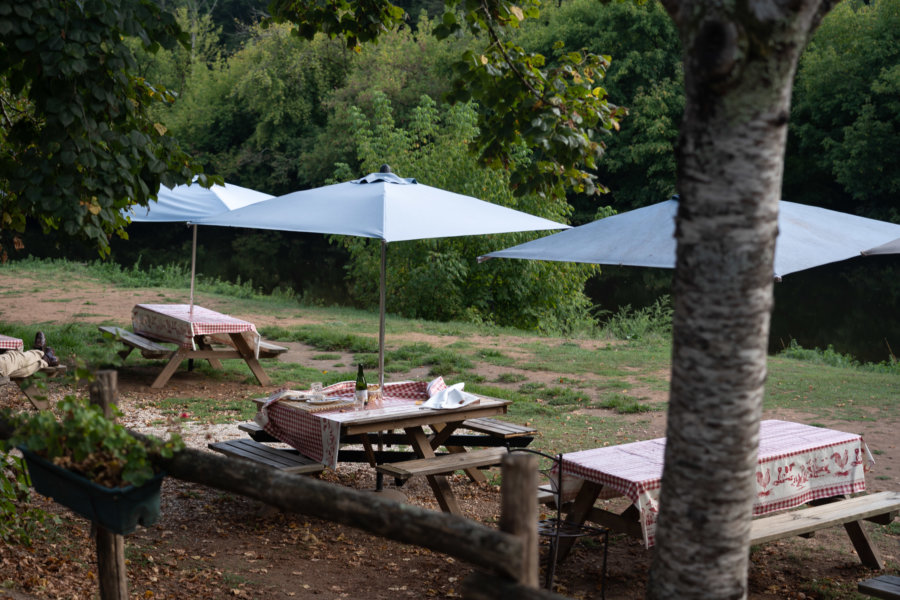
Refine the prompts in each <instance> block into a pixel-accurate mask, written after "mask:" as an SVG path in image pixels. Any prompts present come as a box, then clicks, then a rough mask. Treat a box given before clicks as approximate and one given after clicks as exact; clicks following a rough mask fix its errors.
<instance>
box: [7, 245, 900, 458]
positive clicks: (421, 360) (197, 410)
mask: <svg viewBox="0 0 900 600" xmlns="http://www.w3.org/2000/svg"><path fill="white" fill-rule="evenodd" d="M3 273H9V274H14V275H15V274H19V275H28V276H33V277H36V278H38V279H39V280H40V281H41V282H48V283H47V284H46V285H41V284H37V285H35V289H34V290H16V291H15V292H12V291H10V290H3V291H0V295H2V296H5V297H11V296H14V295H18V296H20V297H21V296H22V295H23V294H25V295H27V294H30V293H38V292H41V291H49V290H53V289H58V288H59V287H67V288H70V289H76V288H78V287H79V286H83V285H84V282H85V281H87V280H91V279H93V280H95V281H96V280H99V281H102V282H104V283H109V284H112V285H115V286H117V287H137V288H140V289H142V290H143V292H144V296H145V297H146V298H148V299H152V300H154V301H156V300H159V301H163V302H165V301H172V302H183V301H184V291H185V290H186V289H187V287H188V284H189V282H188V279H189V276H188V274H187V273H185V272H184V269H179V268H177V267H167V268H154V269H147V270H144V269H141V268H137V267H136V268H132V269H121V268H119V267H114V266H110V265H107V264H100V263H90V264H82V263H68V262H65V261H38V260H28V261H18V262H11V263H7V264H4V265H2V266H0V274H3ZM198 292H202V293H203V301H204V302H208V303H216V302H218V303H220V304H221V305H226V306H228V307H229V308H228V310H229V311H230V312H233V313H238V314H240V313H251V314H252V313H254V312H259V313H265V314H267V315H270V316H271V317H272V318H273V319H274V321H275V322H276V323H277V322H285V323H286V320H287V319H290V318H296V317H298V316H302V317H303V318H305V319H308V320H309V321H312V322H313V323H314V324H308V325H302V326H293V325H287V324H285V325H275V326H265V327H262V328H261V333H262V334H263V335H264V336H265V337H266V338H269V339H272V340H275V341H296V342H301V343H303V344H307V345H309V346H311V347H313V348H316V349H317V354H315V356H314V358H315V359H316V360H323V361H338V360H342V358H341V357H342V356H344V355H350V356H351V358H350V359H349V360H343V361H342V362H341V363H340V364H332V365H329V366H328V368H327V369H321V370H320V369H316V368H311V367H309V366H306V365H302V364H292V363H284V362H278V361H266V362H265V369H266V372H267V373H268V374H269V376H270V377H271V378H272V381H273V383H274V384H275V385H291V386H295V387H303V386H307V385H308V384H309V383H310V382H312V381H322V382H324V383H325V384H326V385H327V384H329V383H334V382H336V381H342V380H347V379H353V377H354V376H355V369H356V365H357V364H363V366H364V368H365V369H366V370H367V372H374V370H375V368H376V366H377V332H378V314H377V311H365V310H358V309H353V308H342V307H323V306H307V305H302V304H300V302H299V301H298V299H297V298H296V297H294V296H293V295H292V294H289V293H283V292H279V293H278V294H275V295H272V296H264V295H261V294H258V293H256V292H254V291H253V289H252V285H251V284H250V283H249V282H245V283H241V284H227V285H226V284H220V283H217V282H209V281H203V280H201V282H200V284H199V285H198ZM60 301H63V300H62V299H60ZM0 310H2V309H0ZM82 314H83V315H86V314H87V313H82ZM629 314H630V316H629ZM0 319H2V312H0ZM127 319H128V316H127V315H123V318H122V320H121V321H120V322H116V323H109V324H115V325H119V326H128V324H129V323H128V322H127ZM629 319H633V320H634V322H629ZM668 319H670V313H669V312H668V309H667V307H666V305H665V304H661V305H659V306H657V307H655V308H652V310H646V311H643V312H642V311H638V312H636V313H627V312H621V313H617V314H616V315H614V316H613V317H611V318H610V319H609V320H608V321H607V328H606V329H605V330H603V331H602V332H600V333H598V332H597V331H595V330H592V331H589V332H586V333H585V336H588V337H592V338H593V339H597V337H600V338H603V339H604V340H606V343H605V344H603V345H601V347H600V348H598V349H592V348H593V346H596V344H591V345H590V346H591V348H588V347H586V346H588V345H587V344H584V343H583V340H582V339H579V338H572V337H568V338H562V337H553V336H540V335H537V334H536V333H534V332H524V331H520V330H515V329H511V328H501V327H495V326H492V325H483V324H476V323H461V322H450V323H435V322H428V321H422V320H420V319H404V318H400V317H396V316H393V315H388V316H387V320H386V326H387V350H386V356H385V368H386V371H387V372H388V374H389V375H391V376H392V377H394V378H397V379H399V378H405V377H407V374H408V373H409V372H410V371H411V370H413V369H416V370H419V372H425V373H427V377H434V376H437V375H441V376H443V377H444V378H445V379H446V380H447V381H448V383H455V382H460V381H463V382H465V383H466V386H467V388H466V389H469V390H472V391H475V392H480V393H484V394H487V395H491V396H495V397H500V398H505V399H509V400H512V401H513V404H512V406H511V408H510V412H509V415H508V418H509V419H510V420H513V421H517V422H522V423H524V422H530V423H531V424H532V425H534V426H536V427H538V428H539V429H540V430H541V432H542V437H541V438H540V439H539V440H538V442H536V443H540V444H541V445H542V446H545V447H547V448H551V449H552V448H554V447H560V446H570V447H577V446H578V445H579V444H584V446H582V447H587V445H588V444H592V445H596V443H597V442H598V441H599V443H612V442H615V443H619V442H620V441H622V436H623V434H622V433H621V431H626V432H627V431H629V430H634V428H635V423H634V421H635V419H641V418H642V417H641V414H643V413H646V412H650V411H653V410H662V409H663V408H665V405H664V404H662V403H649V402H646V401H644V399H643V396H644V395H646V394H647V393H648V392H664V391H666V390H667V389H668V381H667V373H668V370H669V367H670V360H671V339H670V334H669V333H668V324H667V320H668ZM37 329H42V330H44V331H45V333H46V334H47V336H48V339H49V340H50V345H51V346H52V347H53V348H54V350H55V351H56V353H57V355H59V356H60V357H61V358H63V360H66V361H67V362H68V363H69V364H73V362H72V360H73V357H77V360H78V361H79V363H80V364H82V365H84V367H86V369H85V370H84V371H83V372H84V373H85V374H86V373H88V372H89V370H92V369H93V370H95V369H97V368H118V367H122V366H123V363H122V360H121V359H120V358H119V357H118V355H117V350H118V349H119V346H118V345H117V344H115V343H113V342H111V341H109V340H105V339H103V337H102V336H101V335H100V334H99V332H98V331H97V329H96V325H94V324H88V323H80V322H75V323H69V324H66V325H58V324H49V323H41V322H35V323H29V324H23V323H10V322H2V321H0V331H2V332H3V333H5V334H7V335H13V336H16V337H20V338H22V339H23V340H26V345H30V342H31V340H32V339H33V338H34V332H35V331H36V330H37ZM410 333H415V334H417V335H418V336H420V337H421V338H422V339H421V341H416V342H408V343H394V342H393V341H392V337H393V339H397V337H399V336H400V335H402V334H410ZM505 335H509V336H515V340H510V339H507V338H504V337H502V336H505ZM610 340H612V341H610ZM345 363H346V364H345ZM124 364H125V366H126V367H130V366H132V365H135V364H140V365H141V366H151V367H155V366H159V367H160V368H161V366H162V364H163V362H162V361H155V363H154V362H151V361H146V360H144V359H141V358H140V357H138V356H137V355H132V356H131V357H130V358H129V359H128V360H127V361H126V362H125V363H124ZM223 365H224V369H223V370H214V369H211V368H210V367H209V366H208V365H207V364H206V363H204V362H202V361H198V363H197V365H196V369H197V370H198V371H200V372H201V373H203V374H204V375H205V376H208V377H210V378H211V379H212V380H218V381H236V382H241V383H245V384H247V385H248V386H255V384H256V381H255V378H254V377H253V376H252V374H251V373H250V371H249V369H248V368H247V367H246V365H244V364H243V363H242V362H240V361H224V363H223ZM479 365H490V366H492V367H494V368H495V370H496V368H497V367H499V370H500V371H501V372H500V373H499V374H498V375H496V376H493V377H492V378H491V379H493V381H490V382H488V381H486V380H485V378H484V377H483V375H480V374H478V373H476V371H478V367H479ZM768 367H769V369H768V381H767V386H766V395H765V400H764V408H766V409H770V410H774V409H785V410H794V411H799V412H802V413H804V414H810V415H814V417H813V418H808V419H807V422H813V421H815V422H819V423H827V422H832V421H835V420H845V421H863V420H869V421H874V420H880V419H896V418H897V411H896V398H898V397H900V366H898V364H897V363H896V362H895V363H892V364H889V363H884V364H880V365H866V364H859V363H858V362H857V361H854V360H853V359H852V358H850V357H847V356H843V355H840V354H838V353H836V352H834V351H833V350H830V349H827V350H825V351H821V350H806V349H803V348H800V347H798V346H797V345H796V344H792V345H791V346H790V347H789V348H788V349H786V351H785V352H783V353H782V354H780V355H778V356H773V357H770V359H769V364H768ZM182 368H183V366H182ZM72 371H77V370H72ZM548 372H552V373H553V380H552V381H551V382H549V383H539V382H541V381H547V376H546V374H547V373H548ZM161 402H162V401H161ZM171 402H172V404H171V406H166V410H167V411H169V414H171V415H174V414H175V413H178V414H179V415H180V414H181V413H182V412H187V413H190V414H191V415H192V418H196V419H201V420H205V421H207V422H219V421H217V420H218V419H229V418H238V417H240V418H245V417H246V415H244V414H243V413H241V414H240V415H238V414H237V413H235V412H234V411H235V410H236V409H235V407H230V406H214V407H209V408H203V407H202V405H203V402H202V401H201V399H197V398H180V399H174V398H173V399H172V400H171ZM248 404H249V403H248ZM587 408H590V409H599V410H600V411H601V412H600V414H599V415H594V413H592V415H594V416H585V415H581V414H576V412H575V411H579V410H580V409H587ZM179 418H180V417H179ZM626 419H627V420H626ZM585 420H586V421H585ZM576 424H579V427H575V428H574V429H573V425H576ZM581 425H583V426H584V427H590V428H591V429H587V430H582V428H581ZM576 430H577V431H576ZM620 430H621V431H620ZM624 435H626V436H627V434H624ZM603 436H606V437H603Z"/></svg>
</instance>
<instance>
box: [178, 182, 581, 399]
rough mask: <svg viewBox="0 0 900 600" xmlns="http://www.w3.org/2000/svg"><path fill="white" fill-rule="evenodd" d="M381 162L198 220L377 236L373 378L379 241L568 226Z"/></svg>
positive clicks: (381, 345) (381, 338)
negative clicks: (378, 168) (358, 173)
mask: <svg viewBox="0 0 900 600" xmlns="http://www.w3.org/2000/svg"><path fill="white" fill-rule="evenodd" d="M386 169H387V167H382V171H383V172H381V173H372V174H370V175H367V176H366V177H363V178H362V179H356V180H353V181H347V182H344V183H337V184H334V185H327V186H324V187H320V188H315V189H311V190H303V191H299V192H293V193H290V194H286V195H284V196H279V197H277V198H273V199H271V200H266V201H265V202H259V203H256V204H253V205H252V206H247V207H245V208H241V209H238V210H234V211H231V212H228V213H224V214H220V215H217V216H213V217H208V218H204V219H197V220H195V221H193V222H194V223H198V224H200V225H219V226H225V227H249V228H252V229H272V230H276V231H298V232H306V233H327V234H335V235H355V236H361V237H369V238H377V239H380V240H382V244H381V288H380V292H381V302H380V320H381V323H380V327H379V348H378V371H379V373H378V374H379V383H381V384H383V383H384V313H385V306H384V297H385V272H384V269H385V245H386V244H387V243H388V242H398V241H404V240H421V239H430V238H442V237H455V236H464V235H483V234H489V233H510V232H514V231H543V230H549V229H568V228H569V226H568V225H563V224H562V223H557V222H555V221H550V220H548V219H543V218H541V217H535V216H534V215H530V214H528V213H524V212H520V211H517V210H513V209H511V208H506V207H503V206H499V205H497V204H491V203H490V202H485V201H483V200H479V199H477V198H473V197H471V196H464V195H462V194H456V193H454V192H449V191H446V190H442V189H440V188H435V187H431V186H428V185H423V184H421V183H418V182H416V180H415V179H404V178H402V177H398V176H397V175H395V174H394V173H391V172H389V169H388V170H387V172H385V170H386Z"/></svg>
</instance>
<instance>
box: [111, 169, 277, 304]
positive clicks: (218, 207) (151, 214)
mask: <svg viewBox="0 0 900 600" xmlns="http://www.w3.org/2000/svg"><path fill="white" fill-rule="evenodd" d="M269 198H272V196H271V195H269V194H264V193H262V192H257V191H256V190H251V189H249V188H244V187H240V186H238V185H232V184H228V183H226V184H225V185H218V184H216V185H213V186H212V187H210V188H205V187H202V186H199V185H177V186H175V187H174V188H168V187H166V186H164V185H162V186H160V188H159V192H158V193H157V195H156V201H155V202H152V201H151V203H150V204H149V205H148V206H146V207H145V206H137V205H135V206H132V207H131V208H130V209H129V210H127V211H124V215H125V216H126V217H128V218H130V219H131V221H132V222H134V223H188V222H189V221H193V220H195V219H202V218H204V217H209V216H212V215H217V214H220V213H223V212H228V211H230V210H235V209H238V208H242V207H244V206H249V205H250V204H253V203H255V202H260V201H262V200H268V199H269ZM193 229H194V231H193V241H192V246H191V296H190V305H191V307H193V306H194V274H195V272H196V263H197V226H196V225H194V227H193Z"/></svg>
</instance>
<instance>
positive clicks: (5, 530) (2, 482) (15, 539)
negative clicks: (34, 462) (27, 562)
mask: <svg viewBox="0 0 900 600" xmlns="http://www.w3.org/2000/svg"><path fill="white" fill-rule="evenodd" d="M29 483H30V482H29V480H28V472H27V471H26V470H25V464H24V460H23V459H22V458H21V457H18V456H15V455H13V454H11V453H6V452H2V451H0V540H2V541H4V542H12V543H18V544H22V545H25V546H30V545H31V540H32V536H33V535H34V532H35V530H36V528H37V527H38V526H39V525H40V524H42V523H44V522H45V521H47V520H48V518H50V519H52V520H54V521H59V517H57V516H55V515H54V516H52V517H51V515H49V514H48V513H47V512H45V511H43V510H41V509H40V508H37V507H36V506H33V505H32V504H31V503H30V499H31V487H30V485H29Z"/></svg>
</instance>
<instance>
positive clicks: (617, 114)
mask: <svg viewBox="0 0 900 600" xmlns="http://www.w3.org/2000/svg"><path fill="white" fill-rule="evenodd" d="M446 5H447V8H448V12H445V13H444V16H443V18H442V22H441V24H440V25H439V26H438V27H436V28H435V30H434V33H435V35H437V36H438V37H439V38H444V37H448V36H451V35H456V34H458V33H460V32H461V31H463V30H467V31H469V32H471V33H472V34H474V35H475V36H478V37H479V39H481V40H483V44H484V47H483V48H482V49H481V50H480V51H474V50H468V51H466V52H465V53H464V54H463V55H462V57H461V58H460V59H459V60H458V61H457V62H456V63H455V64H454V65H453V71H454V76H455V77H454V81H453V92H452V94H451V95H450V98H451V99H452V100H454V101H457V102H465V101H468V100H470V99H474V100H477V101H479V102H480V103H481V104H482V105H483V106H484V107H485V110H484V111H482V112H480V113H479V114H478V117H479V128H478V137H477V138H476V140H477V141H476V143H474V144H472V145H471V146H470V148H471V149H472V150H473V151H476V152H477V153H478V154H480V156H481V157H482V159H484V160H485V161H487V162H488V163H489V164H491V165H493V166H502V167H504V168H508V169H512V170H513V175H512V177H511V180H510V182H511V183H512V184H513V185H514V186H515V188H516V192H517V194H520V195H524V194H529V193H534V192H536V193H538V194H540V195H542V196H548V195H556V196H562V195H563V194H564V190H565V189H566V188H569V189H572V190H575V191H579V192H587V193H593V192H594V191H596V190H599V189H603V188H602V186H598V185H597V184H596V177H595V175H594V173H593V172H592V169H594V168H595V167H596V161H597V159H598V158H599V157H600V156H601V155H602V153H603V149H604V142H603V140H602V139H600V137H599V136H600V135H602V133H603V132H605V131H607V130H611V129H613V128H617V127H618V121H619V119H620V118H621V116H622V114H623V111H621V110H620V109H619V108H618V107H615V106H613V105H611V104H609V103H608V102H607V94H606V91H605V90H604V89H603V88H602V87H601V86H600V81H601V80H602V78H603V76H604V73H605V70H606V67H607V66H608V64H609V60H608V58H606V57H600V56H597V55H594V54H591V53H588V52H578V51H575V52H568V53H566V54H565V55H564V56H562V57H560V59H559V60H558V63H559V64H558V66H553V67H550V66H548V65H547V64H546V60H545V57H544V56H542V55H540V54H535V53H528V52H526V51H525V50H524V49H522V48H521V47H520V46H519V45H518V44H516V43H515V42H514V41H511V40H510V39H507V38H506V32H508V31H509V30H511V29H516V28H518V27H519V25H520V24H521V23H522V22H523V21H525V20H526V19H528V18H536V17H537V16H539V14H540V12H539V6H540V2H539V1H538V0H531V1H529V2H528V3H526V4H525V5H524V8H522V7H520V6H517V5H514V4H513V3H512V2H509V1H508V0H484V1H481V2H476V1H475V0H467V1H466V2H459V1H453V2H446ZM270 9H271V10H272V13H273V15H275V16H276V17H277V18H279V19H283V20H289V21H292V22H293V23H294V24H295V25H296V26H297V31H298V32H299V34H300V35H302V36H304V37H306V38H307V39H312V37H313V36H314V35H315V34H316V33H317V32H318V31H322V32H324V33H326V34H328V35H329V36H331V37H342V38H345V39H346V40H347V44H348V46H350V47H354V48H356V47H357V46H358V43H359V42H365V41H370V40H375V39H377V38H378V36H379V35H381V34H382V33H383V32H384V31H390V30H392V29H393V28H394V27H395V26H397V25H399V24H400V23H401V22H402V21H403V19H404V18H405V13H404V11H403V10H402V9H400V8H399V7H397V6H394V5H393V4H391V3H390V2H387V1H386V0H375V1H372V0H367V1H366V2H357V1H352V0H341V1H340V2H336V3H335V2H327V3H326V2H321V1H319V0H275V1H274V2H273V3H272V4H271V5H270ZM454 9H458V10H459V13H457V12H454ZM523 147H526V148H528V150H529V151H531V152H532V153H533V156H532V158H533V160H530V161H521V160H517V157H518V156H519V155H520V153H521V149H522V148H523Z"/></svg>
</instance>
